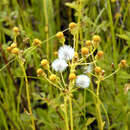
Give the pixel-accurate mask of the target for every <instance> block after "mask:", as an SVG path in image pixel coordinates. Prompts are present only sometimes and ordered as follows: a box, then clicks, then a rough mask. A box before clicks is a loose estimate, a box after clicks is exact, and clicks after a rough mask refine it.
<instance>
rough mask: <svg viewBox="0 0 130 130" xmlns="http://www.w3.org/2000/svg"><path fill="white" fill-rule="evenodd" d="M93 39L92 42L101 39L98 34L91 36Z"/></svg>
mask: <svg viewBox="0 0 130 130" xmlns="http://www.w3.org/2000/svg"><path fill="white" fill-rule="evenodd" d="M93 41H94V42H100V41H101V38H100V36H99V35H94V36H93Z"/></svg>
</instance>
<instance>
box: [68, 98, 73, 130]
mask: <svg viewBox="0 0 130 130" xmlns="http://www.w3.org/2000/svg"><path fill="white" fill-rule="evenodd" d="M69 105H70V121H71V130H73V110H72V99H71V97H69Z"/></svg>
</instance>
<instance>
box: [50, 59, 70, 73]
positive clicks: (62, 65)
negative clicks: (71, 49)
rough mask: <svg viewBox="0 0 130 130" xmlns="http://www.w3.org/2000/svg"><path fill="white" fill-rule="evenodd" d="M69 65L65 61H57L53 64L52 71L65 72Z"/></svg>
mask: <svg viewBox="0 0 130 130" xmlns="http://www.w3.org/2000/svg"><path fill="white" fill-rule="evenodd" d="M67 66H68V64H67V63H66V61H65V60H62V59H56V60H54V61H53V63H52V69H53V70H55V71H56V72H63V71H64V70H65V69H66V68H67Z"/></svg>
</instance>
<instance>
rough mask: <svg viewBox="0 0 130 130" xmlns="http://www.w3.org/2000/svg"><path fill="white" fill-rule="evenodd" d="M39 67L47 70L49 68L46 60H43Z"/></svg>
mask: <svg viewBox="0 0 130 130" xmlns="http://www.w3.org/2000/svg"><path fill="white" fill-rule="evenodd" d="M41 65H42V67H43V68H44V69H47V68H48V67H49V63H48V60H47V59H43V60H42V61H41Z"/></svg>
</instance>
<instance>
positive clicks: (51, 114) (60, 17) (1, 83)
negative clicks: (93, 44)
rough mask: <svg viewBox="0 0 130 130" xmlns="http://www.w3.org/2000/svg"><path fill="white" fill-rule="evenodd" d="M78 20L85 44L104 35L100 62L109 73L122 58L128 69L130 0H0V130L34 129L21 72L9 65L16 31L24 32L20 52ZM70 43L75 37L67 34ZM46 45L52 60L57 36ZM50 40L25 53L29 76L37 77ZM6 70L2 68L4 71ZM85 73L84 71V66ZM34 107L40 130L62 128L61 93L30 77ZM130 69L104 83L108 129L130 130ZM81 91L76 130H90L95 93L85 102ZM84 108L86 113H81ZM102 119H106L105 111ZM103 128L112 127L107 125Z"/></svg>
mask: <svg viewBox="0 0 130 130" xmlns="http://www.w3.org/2000/svg"><path fill="white" fill-rule="evenodd" d="M72 21H74V22H78V23H79V22H80V23H81V24H80V30H79V33H80V38H79V42H80V44H81V45H82V44H83V43H84V41H85V40H88V39H91V37H92V36H93V35H94V34H98V35H100V36H101V39H102V42H101V44H100V47H99V49H100V50H103V51H104V53H105V56H104V59H103V60H101V61H99V62H98V65H99V66H101V67H102V68H103V69H104V70H105V73H107V74H109V73H112V72H113V71H114V70H115V69H116V68H117V64H118V63H119V62H120V60H121V59H126V60H127V64H128V66H129V65H130V1H129V0H1V1H0V68H2V69H0V129H1V130H14V129H18V130H20V129H22V130H31V121H30V115H29V113H28V112H27V111H28V107H27V99H26V93H25V83H24V78H23V77H20V76H23V75H22V74H23V73H22V70H21V68H20V67H19V65H18V63H17V61H14V62H13V63H11V64H10V65H8V66H5V65H6V64H8V63H9V61H10V60H11V59H12V56H10V54H9V53H7V50H6V48H7V47H8V46H9V45H10V44H11V43H12V42H13V32H12V29H13V27H15V26H17V27H19V29H20V35H19V36H18V37H17V43H18V46H19V48H20V49H23V50H25V49H27V48H28V47H30V46H31V45H32V41H33V39H34V38H38V39H40V40H41V41H45V40H47V39H49V38H51V37H52V36H54V35H55V34H56V32H58V31H63V30H65V29H67V28H68V24H69V23H70V22H72ZM64 34H65V37H66V44H69V45H72V42H73V39H72V36H71V34H70V33H69V32H68V31H65V33H64ZM47 42H48V45H49V57H48V58H49V59H50V61H52V60H53V59H54V51H57V49H58V47H59V46H61V44H60V43H59V42H58V40H57V39H56V38H55V37H54V38H52V39H50V40H49V41H47ZM46 45H47V44H46V42H44V43H43V44H42V47H41V48H38V49H36V50H34V51H33V52H28V53H27V54H26V55H25V57H24V58H25V61H26V62H25V63H26V64H25V68H26V73H27V75H28V76H35V77H36V70H37V68H38V67H39V66H40V60H41V59H42V58H46V53H47V52H46V47H47V46H46ZM3 66H5V67H4V69H3ZM81 71H82V68H81ZM28 80H29V89H30V93H31V105H32V110H33V114H34V117H35V123H36V129H37V130H62V129H64V119H63V113H62V111H61V110H60V108H59V104H61V103H62V101H61V100H59V96H58V91H57V90H55V89H53V88H52V89H50V88H51V87H50V85H49V84H48V83H47V82H46V81H44V80H39V79H37V78H36V79H30V78H29V79H28ZM129 89H130V67H127V68H126V69H123V70H121V71H120V72H119V73H117V74H115V75H114V76H113V77H111V78H109V79H107V80H106V81H104V82H102V84H101V92H100V98H101V101H102V102H103V104H104V106H105V108H106V110H107V113H108V116H109V120H110V129H112V130H129V129H130V92H129ZM83 93H84V92H83V90H80V91H79V92H76V93H75V100H76V103H75V102H74V104H73V108H74V112H73V115H74V119H75V120H74V126H75V127H74V130H86V120H84V116H85V118H86V119H89V118H91V119H92V118H93V119H94V117H95V109H94V104H93V102H94V101H93V98H92V95H91V94H90V93H89V92H86V93H87V94H86V97H85V101H86V104H84V103H83V96H82V95H83ZM84 110H85V112H84V114H82V112H83V111H84ZM102 118H103V119H104V120H106V122H107V119H106V115H105V113H104V111H103V110H102ZM88 129H90V130H96V129H98V128H97V121H96V120H93V121H92V122H90V124H89V126H88ZM104 129H106V130H107V129H108V124H107V123H106V124H105V127H104Z"/></svg>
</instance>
